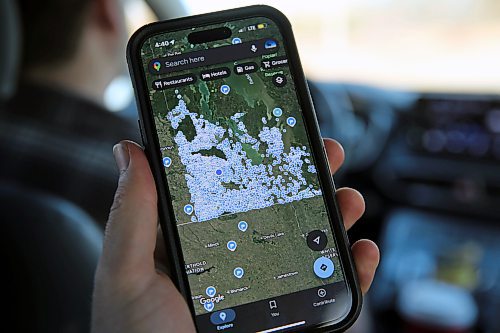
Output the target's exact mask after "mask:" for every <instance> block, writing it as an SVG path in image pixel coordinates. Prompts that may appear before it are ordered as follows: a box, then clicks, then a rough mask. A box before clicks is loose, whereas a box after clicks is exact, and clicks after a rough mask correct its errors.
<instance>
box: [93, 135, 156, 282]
mask: <svg viewBox="0 0 500 333" xmlns="http://www.w3.org/2000/svg"><path fill="white" fill-rule="evenodd" d="M113 154H114V156H115V159H116V163H117V165H118V168H119V169H120V180H119V182H118V188H117V190H116V194H115V199H114V202H113V205H112V207H111V212H110V214H109V219H108V223H107V225H106V231H105V236H104V246H103V253H102V263H101V265H100V266H101V268H104V267H106V268H107V269H109V270H110V271H109V272H108V273H110V274H120V275H121V276H126V275H130V274H139V275H144V274H145V273H148V272H149V273H151V272H154V271H155V268H154V267H155V266H154V249H155V244H156V233H157V222H158V212H157V197H156V188H155V183H154V180H153V176H152V174H151V170H150V168H149V164H148V161H147V159H146V156H145V154H144V151H143V150H142V148H141V147H139V145H137V144H136V143H134V142H131V141H122V142H120V143H118V144H117V145H115V146H114V147H113Z"/></svg>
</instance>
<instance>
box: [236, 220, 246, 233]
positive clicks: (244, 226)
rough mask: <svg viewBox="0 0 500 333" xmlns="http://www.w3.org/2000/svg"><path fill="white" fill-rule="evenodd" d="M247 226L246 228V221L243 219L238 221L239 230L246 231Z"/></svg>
mask: <svg viewBox="0 0 500 333" xmlns="http://www.w3.org/2000/svg"><path fill="white" fill-rule="evenodd" d="M247 228H248V223H246V222H245V221H240V222H239V223H238V229H240V231H243V232H245V231H247Z"/></svg>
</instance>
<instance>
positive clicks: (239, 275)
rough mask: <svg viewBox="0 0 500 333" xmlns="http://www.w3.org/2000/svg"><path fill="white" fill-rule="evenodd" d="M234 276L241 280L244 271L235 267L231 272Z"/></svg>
mask: <svg viewBox="0 0 500 333" xmlns="http://www.w3.org/2000/svg"><path fill="white" fill-rule="evenodd" d="M233 274H234V276H236V277H237V278H238V279H241V278H242V277H243V275H245V271H244V270H243V268H241V267H236V268H235V269H234V271H233Z"/></svg>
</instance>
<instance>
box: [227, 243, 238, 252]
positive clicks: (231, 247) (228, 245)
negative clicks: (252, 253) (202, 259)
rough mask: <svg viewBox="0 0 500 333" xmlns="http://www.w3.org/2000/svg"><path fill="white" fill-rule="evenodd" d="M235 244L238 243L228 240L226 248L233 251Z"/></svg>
mask: <svg viewBox="0 0 500 333" xmlns="http://www.w3.org/2000/svg"><path fill="white" fill-rule="evenodd" d="M237 246H238V244H236V242H235V241H229V242H227V249H228V250H229V251H235V250H236V247H237Z"/></svg>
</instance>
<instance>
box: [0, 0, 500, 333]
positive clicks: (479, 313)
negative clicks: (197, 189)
mask: <svg viewBox="0 0 500 333" xmlns="http://www.w3.org/2000/svg"><path fill="white" fill-rule="evenodd" d="M1 1H5V0H1ZM51 1H53V0H51ZM106 1H113V0H106ZM8 2H9V1H5V3H8ZM10 2H12V3H16V2H13V1H10ZM20 2H21V3H22V2H23V1H22V0H21V1H20ZM28 2H29V1H28ZM118 2H119V4H120V6H123V9H124V22H123V26H124V28H125V29H126V33H125V34H126V35H128V36H130V34H131V33H133V31H135V30H136V29H137V28H139V27H140V26H142V25H144V24H146V23H149V22H153V21H156V20H159V19H167V18H173V17H179V16H185V15H190V14H200V13H205V12H210V11H215V10H222V9H227V8H234V7H237V6H244V5H250V4H256V3H262V1H243V0H218V1H205V0H177V1H170V0H169V1H160V0H148V1H143V0H123V1H118ZM265 4H268V5H271V6H274V7H276V8H277V9H279V10H281V11H282V12H283V13H285V15H287V16H288V17H289V19H290V21H291V22H292V26H293V28H294V33H295V36H296V39H297V44H298V48H299V51H300V55H301V59H302V64H303V67H304V70H305V73H306V76H307V77H308V79H309V84H310V89H311V94H312V97H313V100H314V103H315V107H316V112H317V114H318V118H319V122H320V127H321V131H322V134H323V135H324V136H328V137H333V138H335V139H337V140H338V141H340V142H341V143H342V144H343V145H344V147H345V150H346V156H347V159H346V163H345V165H344V166H343V167H342V169H341V170H340V172H339V173H338V175H336V183H337V185H338V186H350V187H354V188H357V189H359V190H360V191H361V192H362V193H363V194H364V195H365V198H366V204H367V211H366V214H365V216H364V217H363V218H362V221H361V222H360V223H358V224H357V225H356V226H355V227H354V228H353V229H352V230H351V231H350V232H349V233H350V237H351V239H352V241H355V240H356V239H359V238H371V239H374V240H376V241H377V242H378V243H379V245H380V247H381V252H382V261H381V265H380V268H379V271H378V273H377V276H376V278H375V281H374V284H373V287H372V290H371V291H370V293H369V294H368V296H367V300H366V305H365V307H364V312H363V315H362V318H361V320H360V321H359V322H358V324H357V325H356V327H355V328H354V329H353V330H354V331H356V332H377V333H378V332H380V333H382V332H403V333H405V332H412V333H413V332H445V333H446V332H455V333H457V332H458V333H460V332H471V333H472V332H474V333H475V332H478V333H479V332H481V333H494V332H500V320H499V319H498V315H499V314H500V260H499V258H500V227H499V223H500V63H499V59H500V2H499V1H498V0H432V1H431V0H399V1H395V0H318V1H314V2H311V1H309V2H306V1H280V0H274V1H271V0H269V1H265ZM40 6H42V5H40ZM11 7H12V6H10V7H8V6H7V7H5V8H7V9H8V10H9V11H11V10H12V8H11ZM14 7H15V6H14ZM21 7H23V6H21ZM9 8H10V9H9ZM7 9H5V10H4V11H3V13H4V14H5V13H8V11H7ZM15 11H16V10H14V12H15ZM0 13H2V11H0ZM9 13H12V12H9ZM22 13H23V10H21V14H22ZM46 15H48V16H50V15H51V13H50V12H47V14H46ZM6 17H12V16H11V15H10V14H9V15H8V16H6ZM20 17H21V20H20V21H21V22H13V23H12V22H11V24H10V26H9V27H3V28H2V27H1V26H0V29H10V30H5V31H9V34H8V36H11V37H12V36H15V33H14V35H13V34H12V31H16V26H18V27H19V26H22V25H23V24H26V23H23V22H22V18H23V15H20ZM0 18H1V17H0ZM0 21H2V20H1V19H0ZM7 21H8V20H7V19H4V20H3V22H4V23H7ZM6 26H7V25H6ZM12 29H13V30H12ZM18 34H19V38H17V39H16V38H14V40H7V39H4V41H3V43H4V44H6V43H11V44H8V45H10V47H9V50H14V49H16V48H17V49H19V50H20V53H22V50H23V48H24V46H23V43H25V40H26V38H23V35H22V34H20V33H19V32H18ZM10 39H12V38H10ZM4 50H6V48H5V47H4V48H2V47H0V53H2V52H4ZM4 57H6V59H7V60H9V59H10V60H9V61H12V58H14V62H13V64H14V65H13V66H10V67H9V68H16V66H19V64H17V65H16V61H15V58H16V57H15V55H14V56H13V55H12V54H9V55H6V56H4ZM19 57H20V56H19ZM1 60H2V61H0V64H2V63H5V61H3V60H4V58H1ZM2 70H3V73H2ZM11 72H12V70H7V69H2V67H0V74H2V76H5V77H6V78H5V79H3V80H4V82H7V83H10V84H5V87H6V88H5V89H4V90H3V91H4V93H3V96H2V98H3V99H4V100H5V102H4V103H3V104H2V108H3V110H4V111H3V114H4V115H5V114H7V115H9V109H19V108H20V107H19V106H18V105H17V104H13V103H12V102H9V101H11V100H12V99H13V98H14V99H15V97H16V96H17V95H18V94H19V87H23V84H26V80H25V79H23V77H26V76H23V75H16V73H15V71H14V73H11ZM21 72H22V71H21ZM35 73H39V71H38V72H36V71H35ZM72 73H73V72H72ZM30 75H31V76H29V77H33V75H32V74H30ZM37 75H38V74H37ZM36 77H37V78H38V81H37V82H39V81H40V76H39V75H38V76H36ZM75 79H76V78H75ZM54 80H55V79H52V81H49V82H54ZM108 81H109V82H108ZM15 82H19V84H14V83H15ZM58 82H59V86H61V88H63V90H64V89H65V87H64V83H62V81H58ZM68 86H70V85H69V84H68ZM24 87H26V86H24ZM66 88H67V87H66ZM21 90H22V89H21ZM75 90H76V89H73V92H74V91H75ZM81 95H82V94H81ZM12 96H14V97H12ZM66 97H67V96H66ZM57 98H58V97H57V96H52V99H57ZM99 98H100V102H99V104H100V108H102V109H105V113H104V112H102V113H99V116H98V115H95V116H92V117H90V120H91V121H92V122H93V123H95V122H100V120H99V119H108V118H109V117H111V116H112V117H114V118H113V119H108V120H106V121H104V122H103V123H104V124H113V127H109V126H108V127H106V126H103V127H101V128H91V129H89V131H87V132H83V133H81V135H80V138H79V141H78V142H79V144H78V145H77V146H71V147H72V148H71V149H70V150H71V151H72V152H73V153H75V151H76V154H77V155H78V156H77V157H75V156H72V157H71V158H73V159H76V160H75V161H76V162H75V163H69V164H68V165H67V166H60V165H57V167H59V168H60V170H62V171H61V172H67V173H69V174H71V175H72V179H73V181H74V183H73V184H72V186H68V187H65V190H64V191H56V190H54V189H52V188H51V187H50V186H49V185H47V184H40V183H39V182H37V181H36V180H34V179H33V178H34V177H31V178H30V177H24V176H23V177H21V178H22V182H21V181H19V179H21V178H20V177H19V174H20V173H23V175H24V173H27V174H32V173H33V172H34V170H42V169H43V168H45V169H48V170H49V171H47V174H43V175H42V176H43V177H49V175H48V174H49V173H50V172H51V171H50V170H51V165H52V164H50V163H55V162H53V161H51V162H50V161H49V162H50V163H49V164H47V163H48V162H47V163H46V165H44V166H40V167H37V164H36V163H39V160H40V157H39V156H38V157H37V156H35V157H32V158H33V160H32V161H34V162H27V161H28V160H27V159H26V157H25V156H26V155H29V154H32V152H33V151H38V152H40V151H44V149H47V146H50V147H51V149H52V150H54V149H55V148H54V147H59V150H60V152H59V154H60V155H58V156H59V157H58V159H57V161H60V160H61V159H62V158H64V159H69V157H68V156H66V155H65V154H67V151H68V147H67V146H66V145H67V144H68V142H66V141H68V140H55V139H54V138H52V139H54V140H55V141H54V140H46V139H45V137H44V136H41V138H42V140H40V136H33V133H32V131H30V130H29V129H30V128H31V127H30V126H31V125H32V124H33V122H32V121H30V122H27V121H26V117H23V118H22V119H21V120H20V119H18V118H17V117H13V116H12V115H10V116H7V117H5V116H4V117H3V118H2V119H3V120H2V121H1V122H0V133H3V138H4V139H2V140H4V141H3V142H5V145H7V144H8V145H9V146H11V147H12V146H14V147H16V149H15V152H11V153H12V154H14V156H16V158H15V159H16V161H17V164H14V165H11V166H9V167H8V168H7V167H5V162H2V164H4V165H3V167H1V168H0V172H1V178H0V184H1V186H0V190H1V191H0V196H2V197H3V198H5V200H1V201H0V202H2V201H3V202H4V205H5V208H6V210H5V211H10V212H11V213H9V214H10V215H9V216H7V217H6V218H4V224H5V225H7V227H6V230H9V232H8V233H7V234H6V236H4V237H5V238H6V239H7V240H8V242H3V243H4V245H3V246H5V251H4V252H9V251H10V252H11V253H12V252H14V253H16V254H17V257H13V258H10V259H9V258H7V259H8V262H9V263H10V264H11V265H12V267H15V269H16V270H19V269H20V268H19V267H22V269H23V270H22V271H23V272H24V273H25V274H24V276H25V278H24V279H25V281H24V280H23V281H24V282H25V283H28V284H30V283H31V284H32V285H33V288H34V289H37V288H45V289H47V283H51V284H50V286H51V287H50V288H54V290H59V291H60V292H59V293H58V294H60V295H59V296H58V297H59V298H56V299H55V300H53V303H54V304H52V303H50V302H48V301H47V299H48V298H51V299H52V298H54V296H53V295H51V296H45V297H43V296H40V297H39V299H32V298H31V299H30V297H29V295H32V294H28V293H27V292H26V294H27V295H25V297H26V299H30V301H29V302H30V303H29V304H31V307H30V309H31V310H32V311H35V312H36V311H38V312H37V313H42V312H41V311H42V310H40V309H41V308H43V309H44V310H43V311H45V312H50V311H51V310H50V309H51V307H52V308H54V309H55V310H53V311H54V313H55V312H57V311H60V309H58V308H57V305H55V303H60V302H63V303H64V304H70V303H69V302H70V300H68V299H69V298H71V302H74V303H75V304H82V299H83V300H86V301H84V302H83V303H84V304H88V300H89V296H88V295H89V292H90V291H89V290H91V282H88V279H91V276H92V272H93V267H94V265H95V260H96V258H97V256H98V253H99V246H98V244H99V243H100V237H101V236H100V235H101V233H102V226H103V224H104V222H103V221H105V216H104V213H102V211H104V212H105V211H106V209H107V208H106V207H109V206H106V205H107V204H109V202H110V201H111V199H112V192H113V187H114V186H115V184H116V180H114V179H115V178H114V177H115V176H116V170H108V169H109V168H108V169H106V166H109V165H111V164H112V160H111V150H110V147H111V146H112V142H111V141H112V139H115V138H116V139H119V138H120V135H122V136H123V135H129V137H133V136H135V137H137V128H136V122H137V114H136V109H135V104H134V101H133V92H132V88H131V85H130V79H129V77H128V76H127V74H126V68H125V66H122V67H119V68H117V70H116V71H115V72H113V75H112V76H110V78H109V80H107V81H106V85H105V89H103V94H102V96H99ZM52 103H53V102H52ZM51 105H53V104H51ZM87 114H88V113H87ZM36 117H37V116H36V115H35V116H34V118H36ZM115 118H116V119H115ZM77 119H81V118H78V117H77ZM90 120H89V121H90ZM73 122H77V123H78V121H76V119H73ZM6 124H10V126H6ZM65 124H66V125H68V124H73V123H72V122H71V121H70V120H68V122H67V123H65ZM117 124H119V125H117ZM78 126H82V125H81V124H80V123H79V124H78ZM78 126H77V125H75V128H78ZM89 126H90V125H89ZM118 127H119V128H122V129H123V128H128V127H130V130H128V132H127V131H125V130H124V131H123V132H120V133H115V134H116V135H115V136H114V137H109V136H106V137H102V140H101V141H99V140H98V139H99V138H100V137H101V136H99V135H96V134H95V133H97V132H98V131H100V132H99V133H101V132H107V130H106V128H108V129H109V128H118ZM42 130H43V128H42ZM42 130H41V129H40V128H38V132H40V131H42ZM108 132H109V131H108ZM68 135H69V134H68ZM108 135H109V133H108ZM13 136H14V137H16V138H17V139H16V140H17V141H15V142H14V143H12V142H10V141H12V137H13ZM66 137H68V136H66ZM29 138H32V141H34V142H36V143H37V144H38V145H37V146H33V144H31V145H27V144H26V140H28V139H29ZM2 140H0V142H2ZM9 140H10V141H9ZM62 141H64V144H63V143H61V142H62ZM104 142H106V144H104ZM33 147H34V148H33ZM96 147H99V149H100V148H103V150H102V154H101V155H98V154H96V153H95V151H96V149H97V148H96ZM0 148H1V147H0ZM91 148H92V149H91ZM104 148H105V149H104ZM3 149H7V148H5V147H4V148H3ZM106 149H109V150H106ZM11 150H12V148H11ZM52 153H53V152H51V154H52ZM44 154H45V153H44ZM106 154H108V155H109V156H108V157H106V156H107V155H106ZM44 156H46V155H44ZM30 161H31V160H30ZM89 161H93V164H90V165H89V164H88V163H90V162H89ZM56 164H57V163H56ZM20 166H21V167H20ZM78 166H80V169H84V168H83V166H85V169H87V170H88V168H94V169H93V170H97V171H95V172H93V173H90V174H89V173H88V172H87V173H84V172H83V171H82V172H81V173H77V174H78V175H79V177H81V178H78V177H76V178H77V179H75V170H76V169H78ZM14 170H15V171H16V172H14ZM53 170H54V169H53V168H52V172H53ZM78 170H79V169H78ZM78 170H77V171H78ZM99 170H102V172H99ZM80 171H81V170H80ZM80 171H78V172H80ZM105 171H106V172H107V175H108V176H107V178H106V179H105V178H104V177H103V176H102V175H103V173H104V172H105ZM40 172H41V171H40ZM14 174H15V176H13V175H14ZM59 176H60V173H58V177H57V178H58V179H59V178H60V177H59ZM82 181H88V182H89V183H92V184H94V185H93V187H88V188H83V189H82V188H81V186H82V185H77V183H78V184H79V183H81V182H82ZM101 189H103V190H102V191H101ZM95 191H99V192H102V193H103V195H106V198H104V199H102V200H100V199H99V200H100V202H102V203H103V204H102V205H101V206H102V207H101V206H99V205H98V204H95V202H94V201H96V200H98V199H97V198H96V197H93V196H92V193H95ZM82 193H83V194H82ZM85 194H90V195H88V197H87V198H86V199H85V200H81V198H82V197H84V195H85ZM47 197H48V199H47ZM7 199H8V200H7ZM26 205H29V206H30V207H34V208H33V209H31V210H30V212H31V215H30V214H28V213H30V212H26V209H25V207H26ZM12 207H22V208H21V210H22V209H25V211H24V212H21V213H19V212H18V211H19V209H18V210H15V211H16V212H18V213H12V211H13V210H12ZM47 207H48V208H47ZM103 207H104V208H103ZM97 210H99V211H97ZM75 211H78V212H79V213H78V214H77V213H75ZM37 212H39V213H37ZM47 219H49V220H51V221H52V222H54V221H62V222H58V223H62V224H64V225H67V228H66V229H64V230H70V231H66V234H65V235H66V236H65V237H63V238H66V237H67V233H68V232H71V233H72V234H74V235H75V236H74V237H75V238H74V239H73V241H72V244H71V245H68V244H66V245H65V244H61V245H53V247H54V249H53V252H54V253H56V254H54V253H52V252H51V253H48V254H47V253H45V252H43V251H42V252H43V253H40V254H39V256H40V257H42V258H44V257H45V258H46V257H47V256H50V257H51V258H52V260H51V262H52V263H46V264H44V260H40V258H32V257H33V251H31V247H30V246H28V245H23V246H21V245H20V244H19V243H20V242H19V239H26V237H27V236H26V233H27V232H28V231H29V230H32V228H33V227H31V226H30V223H29V221H35V220H36V221H39V222H40V223H36V227H37V228H40V229H37V230H38V231H37V234H36V237H35V235H33V236H32V237H33V242H35V241H36V242H38V243H36V244H38V245H37V246H38V247H45V248H46V247H47V246H46V245H44V244H46V243H47V242H48V243H50V244H58V243H57V242H59V241H60V242H62V243H64V242H65V241H64V240H61V237H59V236H61V235H60V231H59V232H57V231H54V230H59V229H60V228H59V227H58V226H59V224H56V225H55V226H54V225H53V223H52V224H50V225H51V227H49V228H46V227H44V223H46V222H47ZM10 220H12V221H13V222H11V223H10V224H9V221H10ZM19 221H23V222H24V223H19ZM19 225H22V226H21V227H19ZM90 225H91V226H92V227H89V226H90ZM75 226H78V227H75ZM19 228H21V229H19ZM29 237H31V236H29ZM35 238H36V239H35ZM54 238H55V239H56V241H54ZM30 239H31V238H30ZM74 244H79V245H78V246H75V245H74ZM96 244H97V246H96ZM60 246H66V247H67V248H70V249H73V250H74V249H75V247H76V248H77V249H76V250H74V253H67V254H64V255H61V251H60ZM66 247H65V248H66ZM13 249H15V250H13ZM49 252H50V251H49ZM57 255H58V256H59V257H58V256H57ZM81 258H85V260H83V259H81ZM34 260H35V261H37V262H38V263H40V262H41V263H40V267H39V268H37V269H38V270H34V271H33V270H32V269H28V268H27V267H32V264H31V263H32V262H33V261H34ZM19 262H24V263H25V264H23V265H20V264H19ZM81 262H84V263H85V264H77V263H81ZM61 263H64V264H65V265H67V268H66V270H62V271H60V272H58V273H59V274H54V276H51V277H50V279H49V278H48V279H47V281H48V282H47V281H40V278H39V276H40V275H42V274H44V273H43V272H45V271H51V272H52V271H53V270H52V269H50V268H47V267H48V265H50V264H58V265H59V266H58V267H60V264H61ZM64 267H66V266H64ZM75 267H79V269H80V270H82V271H85V272H82V273H79V274H78V276H74V274H73V275H71V274H70V272H72V271H73V270H74V269H75ZM82 267H83V268H82ZM41 272H42V273H41ZM33 275H36V276H38V277H37V278H34V277H33ZM13 276H15V274H13ZM58 279H61V281H66V282H65V284H70V285H71V284H72V283H80V284H81V285H82V287H81V288H79V290H80V293H75V292H74V288H71V287H70V286H65V284H63V283H59V282H58V281H59V280H58ZM68 279H74V281H73V280H69V281H70V282H71V283H69V282H68ZM12 280H15V279H14V278H12V279H11V281H10V283H14V282H15V281H14V282H13V281H12ZM32 281H37V283H36V284H33V282H32ZM86 281H87V282H86ZM90 281H91V280H90ZM13 290H15V289H13ZM18 295H19V294H18V293H16V294H14V293H13V295H11V296H12V299H13V301H12V302H13V303H14V304H17V303H20V304H18V306H19V307H20V308H22V307H23V306H24V308H25V307H26V301H25V300H24V299H23V298H22V297H21V298H20V297H19V296H18ZM83 308H84V307H82V308H78V307H75V311H68V313H67V315H66V317H67V318H69V319H68V320H67V322H65V321H64V318H66V317H64V316H52V317H51V316H49V315H47V314H46V315H45V318H51V319H50V320H48V319H47V320H46V321H45V322H43V325H42V324H40V325H39V326H37V327H38V328H40V327H45V328H47V327H59V328H60V327H64V328H65V329H62V330H61V331H64V332H70V331H71V332H79V331H82V332H83V331H85V329H84V328H82V327H85V322H86V320H87V319H88V313H87V312H85V310H83ZM13 309H16V307H13ZM76 309H79V310H78V311H77V310H76ZM12 312H14V310H12ZM45 312H43V313H45ZM13 316H14V315H13ZM40 316H41V315H40ZM42 317H43V316H42ZM34 322H35V321H34ZM62 322H64V323H65V324H64V325H66V326H64V325H63V324H61V323H62ZM68 323H70V324H68ZM35 324H36V323H34V324H33V325H35ZM37 325H38V324H37ZM51 325H52V326H51ZM58 325H59V326H58ZM61 325H62V326H61ZM68 325H69V326H68ZM68 327H70V328H71V329H72V330H69V329H68ZM39 330H40V331H45V330H44V329H39ZM32 331H36V329H34V330H33V329H32ZM48 331H52V332H55V331H59V330H48Z"/></svg>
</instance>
